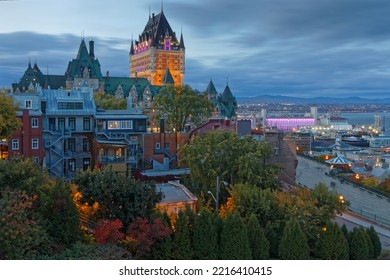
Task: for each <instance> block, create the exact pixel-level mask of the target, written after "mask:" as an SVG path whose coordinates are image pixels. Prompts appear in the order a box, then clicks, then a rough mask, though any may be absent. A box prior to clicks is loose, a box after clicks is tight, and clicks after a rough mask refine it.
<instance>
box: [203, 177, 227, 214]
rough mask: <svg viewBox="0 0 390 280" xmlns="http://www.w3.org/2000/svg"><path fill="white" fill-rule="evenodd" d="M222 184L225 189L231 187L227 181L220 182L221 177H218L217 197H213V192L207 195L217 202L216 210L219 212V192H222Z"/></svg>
mask: <svg viewBox="0 0 390 280" xmlns="http://www.w3.org/2000/svg"><path fill="white" fill-rule="evenodd" d="M221 184H223V185H224V186H225V187H227V186H228V185H229V183H228V182H226V181H220V180H219V176H217V189H216V190H217V192H216V197H215V196H214V195H213V193H212V192H211V191H208V192H207V193H209V194H210V195H211V196H212V198H213V199H214V201H215V210H216V211H218V208H219V192H220V190H221Z"/></svg>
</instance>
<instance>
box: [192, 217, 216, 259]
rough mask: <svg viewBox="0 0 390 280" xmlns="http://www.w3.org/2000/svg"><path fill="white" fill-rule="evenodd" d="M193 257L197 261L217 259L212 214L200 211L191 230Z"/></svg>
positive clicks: (214, 226)
mask: <svg viewBox="0 0 390 280" xmlns="http://www.w3.org/2000/svg"><path fill="white" fill-rule="evenodd" d="M193 242H194V257H195V259H198V260H216V259H218V232H217V227H216V224H215V223H214V221H213V214H212V213H211V212H210V211H209V210H207V209H202V211H200V213H199V215H198V216H197V217H196V219H195V224H194V228H193Z"/></svg>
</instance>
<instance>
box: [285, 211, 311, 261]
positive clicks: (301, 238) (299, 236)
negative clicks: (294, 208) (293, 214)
mask: <svg viewBox="0 0 390 280" xmlns="http://www.w3.org/2000/svg"><path fill="white" fill-rule="evenodd" d="M309 256H310V249H309V245H308V243H307V237H306V235H305V233H304V232H303V231H302V229H301V227H300V225H299V223H298V221H297V220H296V219H295V218H290V220H289V221H288V222H287V224H286V226H285V227H284V230H283V235H282V238H281V240H280V244H279V257H280V258H281V259H284V260H307V259H309Z"/></svg>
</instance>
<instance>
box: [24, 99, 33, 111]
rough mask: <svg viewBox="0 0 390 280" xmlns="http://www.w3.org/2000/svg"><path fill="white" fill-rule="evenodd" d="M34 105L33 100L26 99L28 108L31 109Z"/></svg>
mask: <svg viewBox="0 0 390 280" xmlns="http://www.w3.org/2000/svg"><path fill="white" fill-rule="evenodd" d="M31 107H32V101H31V100H26V102H25V108H26V109H29V108H31Z"/></svg>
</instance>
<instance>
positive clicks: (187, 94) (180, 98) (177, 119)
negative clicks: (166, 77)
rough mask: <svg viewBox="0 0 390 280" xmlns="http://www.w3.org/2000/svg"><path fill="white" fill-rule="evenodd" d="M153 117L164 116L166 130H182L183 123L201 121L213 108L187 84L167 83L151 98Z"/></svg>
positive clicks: (197, 122) (198, 123) (197, 123)
mask: <svg viewBox="0 0 390 280" xmlns="http://www.w3.org/2000/svg"><path fill="white" fill-rule="evenodd" d="M152 106H153V109H154V110H155V118H157V119H160V118H161V117H164V118H165V122H166V124H167V126H166V128H167V129H168V130H172V131H176V132H180V131H184V129H185V125H186V124H187V123H189V122H192V123H193V124H194V125H195V126H198V125H200V124H201V123H203V122H204V121H205V120H206V119H207V118H208V117H209V116H210V115H211V112H212V110H213V104H212V103H211V102H210V101H209V100H208V99H207V98H205V96H204V95H203V94H201V93H199V92H198V91H195V90H193V89H192V88H191V87H189V86H188V85H185V86H173V85H168V86H166V87H165V88H164V89H162V90H160V92H159V94H158V95H157V96H155V97H154V99H153V104H152Z"/></svg>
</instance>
